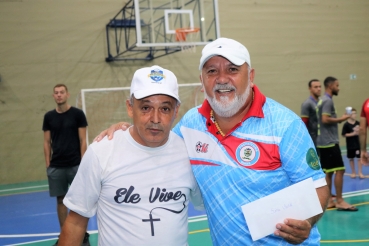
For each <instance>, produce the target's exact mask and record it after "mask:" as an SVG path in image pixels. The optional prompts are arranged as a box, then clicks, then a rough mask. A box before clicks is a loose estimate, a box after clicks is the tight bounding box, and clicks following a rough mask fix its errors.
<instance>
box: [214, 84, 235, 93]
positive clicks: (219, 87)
mask: <svg viewBox="0 0 369 246" xmlns="http://www.w3.org/2000/svg"><path fill="white" fill-rule="evenodd" d="M217 90H236V87H234V86H233V85H229V84H216V85H215V86H214V88H213V92H215V91H217Z"/></svg>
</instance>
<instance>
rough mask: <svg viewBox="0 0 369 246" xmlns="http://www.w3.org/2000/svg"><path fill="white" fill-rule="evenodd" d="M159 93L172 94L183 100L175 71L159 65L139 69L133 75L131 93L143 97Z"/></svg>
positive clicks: (137, 97)
mask: <svg viewBox="0 0 369 246" xmlns="http://www.w3.org/2000/svg"><path fill="white" fill-rule="evenodd" d="M158 94H163V95H168V96H171V97H173V98H175V99H177V101H178V102H179V103H180V102H181V101H180V100H179V95H178V83H177V77H176V76H175V75H174V73H172V72H171V71H169V70H167V69H164V68H161V67H159V66H157V65H155V66H152V67H144V68H141V69H138V70H137V71H136V72H135V74H134V75H133V79H132V83H131V93H130V95H131V96H132V95H134V97H135V98H136V99H142V98H145V97H148V96H152V95H158Z"/></svg>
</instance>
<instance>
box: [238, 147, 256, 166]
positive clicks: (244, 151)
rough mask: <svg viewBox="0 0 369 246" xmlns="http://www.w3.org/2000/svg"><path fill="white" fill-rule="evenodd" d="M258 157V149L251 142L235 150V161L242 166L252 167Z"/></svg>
mask: <svg viewBox="0 0 369 246" xmlns="http://www.w3.org/2000/svg"><path fill="white" fill-rule="evenodd" d="M259 157H260V150H259V147H258V146H257V145H256V144H254V143H253V142H243V143H242V144H240V145H239V146H238V147H237V149H236V158H237V161H238V162H239V163H240V164H241V165H242V166H252V165H254V164H255V163H256V162H257V161H258V160H259Z"/></svg>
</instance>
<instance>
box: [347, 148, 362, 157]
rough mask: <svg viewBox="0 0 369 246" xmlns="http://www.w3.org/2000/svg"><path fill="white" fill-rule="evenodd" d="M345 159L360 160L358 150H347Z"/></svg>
mask: <svg viewBox="0 0 369 246" xmlns="http://www.w3.org/2000/svg"><path fill="white" fill-rule="evenodd" d="M347 158H349V159H354V158H360V150H359V149H348V150H347Z"/></svg>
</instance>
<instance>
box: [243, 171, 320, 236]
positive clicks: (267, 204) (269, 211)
mask: <svg viewBox="0 0 369 246" xmlns="http://www.w3.org/2000/svg"><path fill="white" fill-rule="evenodd" d="M242 211H243V214H244V216H245V219H246V223H247V226H248V227H249V230H250V233H251V237H252V240H253V241H256V240H258V239H260V238H263V237H265V236H268V235H270V234H272V233H273V232H274V231H275V230H276V225H277V223H283V221H284V220H285V219H287V218H290V219H297V220H305V219H308V218H310V217H313V216H314V215H317V214H320V213H322V212H323V210H322V207H321V205H320V202H319V197H318V194H317V193H316V190H315V187H314V182H313V180H312V178H309V179H306V180H304V181H301V182H299V183H296V184H294V185H291V186H289V187H287V188H285V189H283V190H280V191H278V192H275V193H273V194H271V195H269V196H266V197H263V198H261V199H258V200H256V201H253V202H250V203H248V204H246V205H243V206H242Z"/></svg>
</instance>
